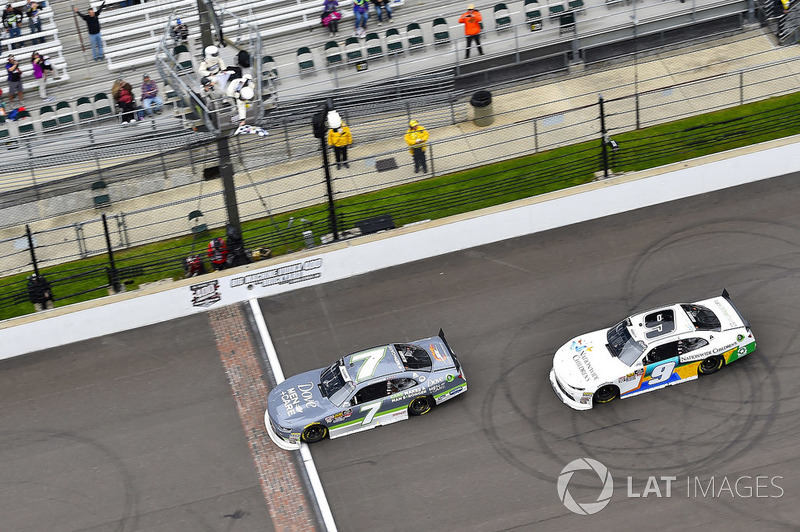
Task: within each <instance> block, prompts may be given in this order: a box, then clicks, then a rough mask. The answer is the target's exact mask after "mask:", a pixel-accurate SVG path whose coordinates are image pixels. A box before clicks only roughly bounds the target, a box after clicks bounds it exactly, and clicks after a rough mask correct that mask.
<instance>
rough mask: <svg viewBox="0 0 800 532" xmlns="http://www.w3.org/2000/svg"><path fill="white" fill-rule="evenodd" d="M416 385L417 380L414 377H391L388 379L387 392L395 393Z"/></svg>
mask: <svg viewBox="0 0 800 532" xmlns="http://www.w3.org/2000/svg"><path fill="white" fill-rule="evenodd" d="M416 385H417V381H415V380H414V379H407V378H401V379H392V380H390V381H389V388H390V389H389V393H390V394H392V393H397V392H402V391H403V390H407V389H408V388H413V387H414V386H416Z"/></svg>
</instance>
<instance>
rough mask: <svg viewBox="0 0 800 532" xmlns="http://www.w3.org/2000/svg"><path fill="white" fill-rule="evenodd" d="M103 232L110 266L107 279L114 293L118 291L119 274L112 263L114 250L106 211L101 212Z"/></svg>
mask: <svg viewBox="0 0 800 532" xmlns="http://www.w3.org/2000/svg"><path fill="white" fill-rule="evenodd" d="M103 232H104V233H105V234H106V248H107V249H108V264H109V266H110V272H109V276H108V280H109V284H110V285H111V289H112V290H113V291H114V293H115V294H118V293H119V291H120V285H119V275H118V274H117V266H116V265H115V264H114V251H113V250H112V249H111V235H110V234H109V232H108V221H107V220H106V213H103Z"/></svg>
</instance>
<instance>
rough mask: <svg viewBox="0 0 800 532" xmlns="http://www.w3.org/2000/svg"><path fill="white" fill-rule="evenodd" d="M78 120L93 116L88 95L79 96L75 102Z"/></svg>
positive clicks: (90, 118) (92, 107)
mask: <svg viewBox="0 0 800 532" xmlns="http://www.w3.org/2000/svg"><path fill="white" fill-rule="evenodd" d="M77 109H78V120H80V121H81V122H83V121H86V120H92V119H93V118H94V106H93V105H92V100H90V99H89V98H88V96H81V97H80V98H78V102H77Z"/></svg>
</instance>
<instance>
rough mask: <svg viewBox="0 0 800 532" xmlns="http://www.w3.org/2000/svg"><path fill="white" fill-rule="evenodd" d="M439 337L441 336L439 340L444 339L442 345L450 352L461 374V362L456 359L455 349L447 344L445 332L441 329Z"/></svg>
mask: <svg viewBox="0 0 800 532" xmlns="http://www.w3.org/2000/svg"><path fill="white" fill-rule="evenodd" d="M438 336H439V338H441V339H442V343H443V344H444V346H445V347H446V348H447V350H448V351H449V352H450V356H451V357H452V358H453V362H455V365H456V370H458V371H459V372H460V371H461V362H459V361H458V357H456V354H455V352H454V351H453V348H452V347H450V344H448V343H447V338H445V337H444V330H442V329H441V328H440V329H439V335H438Z"/></svg>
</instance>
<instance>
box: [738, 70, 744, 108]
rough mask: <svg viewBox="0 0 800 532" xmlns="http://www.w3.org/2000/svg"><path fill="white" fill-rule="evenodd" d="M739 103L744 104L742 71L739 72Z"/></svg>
mask: <svg viewBox="0 0 800 532" xmlns="http://www.w3.org/2000/svg"><path fill="white" fill-rule="evenodd" d="M739 105H744V72H739Z"/></svg>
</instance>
